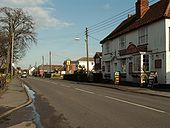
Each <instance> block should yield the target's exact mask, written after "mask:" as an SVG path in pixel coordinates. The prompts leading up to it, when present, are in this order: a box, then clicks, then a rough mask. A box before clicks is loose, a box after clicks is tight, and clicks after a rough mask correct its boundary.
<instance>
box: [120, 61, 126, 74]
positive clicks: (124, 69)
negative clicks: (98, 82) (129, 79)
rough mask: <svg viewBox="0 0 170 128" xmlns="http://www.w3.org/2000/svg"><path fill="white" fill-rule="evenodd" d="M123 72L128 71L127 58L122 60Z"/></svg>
mask: <svg viewBox="0 0 170 128" xmlns="http://www.w3.org/2000/svg"><path fill="white" fill-rule="evenodd" d="M121 72H126V59H123V60H121Z"/></svg>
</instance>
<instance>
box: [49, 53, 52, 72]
mask: <svg viewBox="0 0 170 128" xmlns="http://www.w3.org/2000/svg"><path fill="white" fill-rule="evenodd" d="M49 58H50V59H49V64H50V73H51V72H52V65H51V61H52V59H51V51H50V52H49Z"/></svg>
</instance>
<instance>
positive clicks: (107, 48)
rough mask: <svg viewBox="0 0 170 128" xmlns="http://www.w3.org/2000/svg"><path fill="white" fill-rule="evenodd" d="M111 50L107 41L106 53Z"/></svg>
mask: <svg viewBox="0 0 170 128" xmlns="http://www.w3.org/2000/svg"><path fill="white" fill-rule="evenodd" d="M109 52H110V48H109V43H106V53H109Z"/></svg>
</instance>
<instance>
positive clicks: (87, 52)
mask: <svg viewBox="0 0 170 128" xmlns="http://www.w3.org/2000/svg"><path fill="white" fill-rule="evenodd" d="M86 54H87V78H89V48H88V29H87V27H86Z"/></svg>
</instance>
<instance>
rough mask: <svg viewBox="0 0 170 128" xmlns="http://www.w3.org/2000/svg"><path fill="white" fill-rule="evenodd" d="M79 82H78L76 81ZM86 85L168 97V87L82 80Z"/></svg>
mask: <svg viewBox="0 0 170 128" xmlns="http://www.w3.org/2000/svg"><path fill="white" fill-rule="evenodd" d="M77 83H79V82H77ZM83 83H84V84H86V85H92V86H98V87H107V88H113V89H117V90H121V91H127V92H133V93H140V94H147V95H153V96H161V97H166V98H170V89H158V88H157V89H152V88H144V87H136V86H133V85H132V86H126V85H113V84H103V83H87V82H83Z"/></svg>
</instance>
